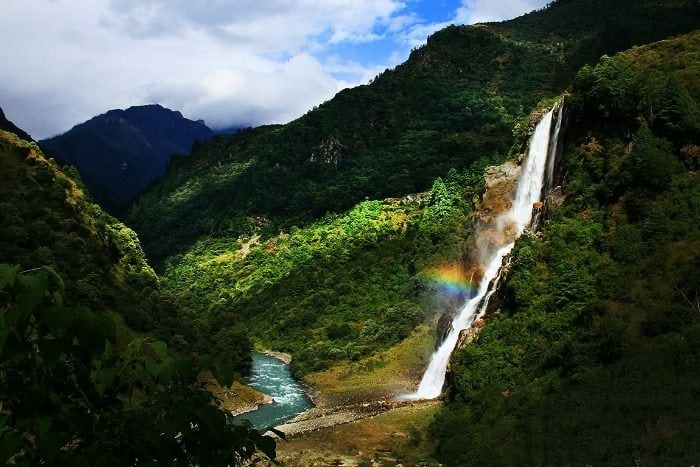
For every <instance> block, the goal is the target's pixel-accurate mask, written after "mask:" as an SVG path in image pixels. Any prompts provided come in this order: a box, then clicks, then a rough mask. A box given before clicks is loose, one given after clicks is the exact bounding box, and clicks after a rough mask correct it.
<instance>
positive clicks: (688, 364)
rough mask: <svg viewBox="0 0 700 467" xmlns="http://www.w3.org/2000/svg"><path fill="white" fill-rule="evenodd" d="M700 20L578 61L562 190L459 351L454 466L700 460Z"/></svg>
mask: <svg viewBox="0 0 700 467" xmlns="http://www.w3.org/2000/svg"><path fill="white" fill-rule="evenodd" d="M699 64H700V33H697V32H696V33H693V34H690V35H688V36H683V37H679V38H675V39H672V40H667V41H662V42H659V43H656V44H653V45H649V46H645V47H640V48H635V49H632V50H630V51H628V52H625V53H622V54H619V55H617V56H615V57H613V58H609V57H603V58H602V60H601V61H600V63H599V64H598V65H596V66H595V67H585V68H583V69H582V70H581V71H580V72H579V73H578V75H577V77H576V80H575V84H574V88H573V92H572V94H571V96H570V99H569V103H570V112H571V114H570V119H569V125H568V128H567V130H566V133H567V142H566V147H565V150H564V155H563V160H562V163H563V167H562V173H564V174H566V175H565V177H564V179H563V193H564V195H565V197H566V201H565V203H564V204H563V205H562V206H561V207H558V208H555V207H554V206H551V209H550V216H549V219H548V220H547V221H546V222H545V224H544V228H543V230H542V233H541V234H538V235H530V236H528V237H525V238H523V239H521V240H520V241H519V244H518V245H517V247H516V250H515V253H514V257H513V265H512V270H511V272H510V276H509V279H508V281H507V283H506V286H505V290H504V292H503V296H502V297H501V298H502V302H501V307H500V312H499V313H498V314H497V315H495V316H493V317H491V319H490V320H489V322H488V323H487V325H486V326H485V327H484V328H482V330H481V332H480V333H479V334H478V337H477V338H476V339H475V340H474V342H473V343H471V344H468V345H466V346H464V347H463V348H462V349H461V350H459V351H457V352H456V353H455V354H454V356H453V362H452V367H451V373H450V375H449V385H448V388H449V389H448V397H447V404H446V406H445V408H444V409H443V410H442V413H441V414H440V415H439V416H438V418H437V419H436V421H435V423H434V427H433V434H434V436H435V438H436V440H437V442H438V456H439V458H440V459H441V460H443V461H444V462H445V463H446V464H448V465H484V464H502V465H513V464H515V465H519V464H527V465H562V464H581V465H584V464H585V465H624V464H634V463H637V464H641V465H692V464H694V463H697V460H698V459H699V458H700V442H699V439H698V433H700V424H699V423H700V370H698V368H700V366H699V364H700V353H699V349H700V306H699V304H698V294H699V293H700V224H699V223H698V219H700V178H699V176H698V170H700V66H699Z"/></svg>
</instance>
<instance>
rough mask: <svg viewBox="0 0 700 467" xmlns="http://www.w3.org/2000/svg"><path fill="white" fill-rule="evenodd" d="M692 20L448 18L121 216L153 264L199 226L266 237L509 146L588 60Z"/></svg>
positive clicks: (637, 8) (595, 15)
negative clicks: (381, 64) (460, 22)
mask: <svg viewBox="0 0 700 467" xmlns="http://www.w3.org/2000/svg"><path fill="white" fill-rule="evenodd" d="M574 17H575V18H576V19H575V20H572V18H574ZM659 18H673V19H672V20H669V21H664V22H662V24H663V26H658V24H656V21H657V20H659ZM698 26H700V16H699V15H698V7H697V4H696V2H690V1H682V0H674V1H665V2H657V1H651V0H645V1H641V2H640V1H634V2H632V1H630V0H614V1H610V0H605V1H603V0H578V1H572V2H558V3H557V4H556V5H554V6H553V7H551V8H549V9H546V10H544V11H540V12H537V13H533V14H531V15H528V16H526V17H523V18H520V19H516V20H513V21H509V22H505V23H499V24H490V25H487V26H476V27H471V26H470V27H454V26H453V27H448V28H446V29H444V30H442V31H440V32H438V33H436V34H434V35H433V36H431V37H430V38H429V39H428V43H427V45H426V46H424V47H421V48H419V49H416V50H414V51H413V52H412V54H411V56H410V58H409V60H408V61H407V62H406V63H404V64H402V65H400V66H398V67H397V68H396V69H394V70H387V71H385V72H384V73H382V74H381V75H380V76H378V77H377V78H376V79H375V80H374V81H373V82H372V83H371V84H369V85H366V86H359V87H357V88H354V89H349V90H344V91H342V92H340V93H339V94H338V95H337V96H336V97H334V98H333V99H332V100H330V101H328V102H326V103H324V104H323V105H321V106H319V107H318V108H317V109H314V110H313V111H311V112H309V113H307V114H306V115H304V116H303V117H301V118H299V119H297V120H295V121H293V122H291V123H289V124H287V125H284V126H271V127H261V128H257V129H254V130H248V131H244V132H242V133H240V134H238V135H234V136H219V137H217V138H215V139H214V140H213V141H211V142H209V143H205V144H201V145H197V146H196V147H195V148H194V150H193V153H192V156H191V157H190V158H187V159H182V160H178V161H177V162H176V163H175V164H173V166H172V167H171V168H170V170H169V172H168V174H167V176H166V177H165V178H164V179H163V180H161V181H159V182H157V183H156V184H155V185H154V186H152V187H151V188H150V189H149V190H148V191H147V192H146V194H145V195H144V196H142V197H141V198H140V199H139V201H138V202H137V203H136V205H135V206H134V207H133V209H132V211H131V213H130V215H129V217H128V221H129V224H130V225H131V226H133V227H134V229H135V230H136V231H137V232H138V233H139V235H140V236H141V239H142V241H143V244H144V248H145V250H146V251H147V253H148V255H149V257H150V258H151V259H152V260H153V261H154V262H155V263H156V265H158V266H160V264H161V262H162V261H163V260H165V259H166V258H167V257H168V256H170V255H173V254H178V253H182V252H184V251H186V250H187V249H188V248H189V247H190V246H191V245H193V244H194V243H195V242H196V241H197V240H198V239H200V238H202V237H212V236H213V237H230V236H233V237H237V236H238V235H241V234H251V233H252V232H254V231H256V230H260V231H261V232H262V234H263V236H264V237H265V238H267V237H269V236H270V235H274V234H276V233H277V232H278V231H279V230H280V228H282V229H287V228H289V227H290V226H292V225H301V224H306V223H309V222H311V221H312V220H313V219H318V218H319V217H321V216H323V215H325V214H326V213H327V212H343V211H345V210H347V209H349V208H351V207H352V206H354V205H355V204H356V203H358V202H361V201H362V200H364V199H365V198H366V197H368V198H369V199H383V198H386V197H391V196H401V195H405V194H407V193H415V192H418V191H424V190H427V189H428V188H429V187H430V186H431V185H432V183H433V181H434V180H435V179H436V178H437V177H439V176H442V177H445V176H446V174H447V172H448V171H449V170H450V169H451V168H455V169H457V170H458V171H462V170H464V169H466V168H468V167H469V166H470V165H471V164H472V163H473V162H474V161H476V160H478V159H479V158H481V157H483V156H491V155H492V154H494V153H499V154H504V153H505V152H506V151H507V150H508V149H509V148H510V147H511V144H512V141H513V140H512V128H513V124H514V122H515V121H516V120H517V119H518V118H521V117H523V116H524V115H527V114H529V113H530V111H531V110H532V109H533V107H534V106H535V105H536V104H537V103H538V102H539V101H540V100H541V99H542V98H544V97H551V96H553V95H557V94H559V93H560V92H561V91H562V90H563V89H565V88H566V86H567V85H568V84H569V83H570V82H571V79H572V78H573V75H574V73H575V71H576V70H577V69H578V68H579V67H580V66H581V65H582V64H583V63H585V62H586V61H594V60H597V59H598V57H599V56H600V54H601V53H602V52H606V51H617V50H620V49H621V48H627V47H629V46H631V45H634V44H635V43H645V42H650V41H652V40H656V39H660V38H663V37H665V36H667V35H669V34H674V33H681V32H687V31H689V30H691V29H694V28H696V27H698Z"/></svg>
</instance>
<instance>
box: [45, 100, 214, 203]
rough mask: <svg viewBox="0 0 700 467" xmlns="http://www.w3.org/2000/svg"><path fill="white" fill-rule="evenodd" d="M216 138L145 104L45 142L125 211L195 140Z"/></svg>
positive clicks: (99, 197)
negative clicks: (174, 157) (176, 155)
mask: <svg viewBox="0 0 700 467" xmlns="http://www.w3.org/2000/svg"><path fill="white" fill-rule="evenodd" d="M213 134H214V133H213V132H212V130H210V129H209V128H208V127H207V126H206V125H205V124H204V123H203V122H196V121H192V120H188V119H186V118H185V117H183V116H182V114H181V113H180V112H177V111H173V110H169V109H166V108H164V107H162V106H160V105H144V106H136V107H130V108H128V109H126V110H110V111H109V112H107V113H105V114H102V115H98V116H97V117H94V118H92V119H90V120H88V121H87V122H85V123H81V124H79V125H76V126H75V127H73V128H72V129H71V130H69V131H67V132H66V133H63V134H62V135H58V136H54V137H53V138H49V139H46V140H43V141H41V142H40V144H41V146H42V148H43V149H44V150H45V151H46V152H47V153H48V154H50V155H51V156H53V157H55V158H56V159H57V160H59V161H60V162H62V163H65V164H70V165H74V166H76V167H77V168H78V171H79V172H80V175H81V177H82V179H83V181H84V182H85V184H86V185H87V187H88V188H89V189H90V191H91V193H92V195H93V197H94V198H95V200H96V201H97V202H99V203H100V204H101V205H102V206H103V207H104V208H105V209H107V210H108V211H111V212H120V211H121V210H122V209H123V208H124V207H125V206H126V204H127V203H128V202H129V201H130V200H131V199H132V198H133V197H134V196H135V195H137V194H138V193H139V192H140V191H142V190H143V189H144V188H145V187H146V186H147V185H148V184H149V183H151V182H152V181H153V180H155V179H156V178H158V177H160V176H161V175H163V173H164V172H165V169H166V168H167V166H168V163H169V162H170V158H171V157H172V156H173V154H187V153H189V152H190V149H191V148H192V144H193V143H194V142H195V141H205V140H208V139H209V138H211V137H212V136H213Z"/></svg>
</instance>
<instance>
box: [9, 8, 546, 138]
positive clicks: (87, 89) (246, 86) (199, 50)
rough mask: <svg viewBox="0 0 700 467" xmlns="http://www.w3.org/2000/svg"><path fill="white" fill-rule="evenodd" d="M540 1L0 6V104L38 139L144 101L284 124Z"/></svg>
mask: <svg viewBox="0 0 700 467" xmlns="http://www.w3.org/2000/svg"><path fill="white" fill-rule="evenodd" d="M545 3H547V1H543V0H502V1H493V0H264V1H261V0H169V1H168V2H165V1H163V0H34V2H33V4H32V8H28V7H27V3H26V0H2V1H1V3H0V4H1V5H2V14H1V15H0V42H1V43H2V44H4V45H5V47H2V48H0V60H1V61H2V63H3V64H5V65H6V66H4V67H2V68H0V107H2V108H3V109H4V110H5V113H6V114H7V115H8V117H9V118H10V119H12V120H13V121H15V123H17V124H18V125H19V126H21V127H23V128H25V129H26V130H28V131H29V132H30V133H31V134H32V135H33V136H34V137H36V138H44V137H47V136H51V135H54V134H57V133H59V132H63V131H66V130H68V129H70V127H71V126H73V125H75V124H76V123H79V122H82V121H84V120H87V119H88V118H90V117H92V116H94V115H97V114H100V113H103V112H105V111H107V110H109V109H112V108H125V107H129V106H131V105H140V104H147V103H160V104H162V105H164V106H166V107H169V108H172V109H176V110H180V111H182V112H183V114H184V115H185V116H187V117H189V118H193V119H203V120H205V121H206V122H207V123H208V124H209V125H210V126H212V127H215V128H221V127H226V126H234V125H241V124H245V125H257V124H263V123H284V122H287V121H289V120H291V119H294V118H296V117H298V116H299V115H302V114H303V113H304V112H306V111H307V110H308V109H310V108H311V107H313V106H314V105H318V104H319V103H321V102H323V101H325V100H328V99H330V98H331V97H332V96H333V95H334V94H335V93H337V92H338V91H339V90H341V89H343V88H345V87H349V86H355V85H358V84H362V83H366V82H367V81H369V80H370V79H371V78H372V77H374V76H375V75H376V74H377V73H378V72H380V71H383V70H384V69H385V68H391V67H394V66H396V65H397V64H399V63H401V62H402V61H404V60H405V59H406V58H407V57H408V54H409V52H410V50H411V49H412V48H414V47H417V46H420V45H421V44H423V43H425V40H426V38H427V36H428V35H429V34H431V33H432V32H434V31H436V30H438V29H441V28H443V27H445V26H447V25H449V24H472V23H474V22H482V21H497V20H503V19H508V18H512V17H515V16H519V15H520V14H523V13H526V12H529V11H531V10H533V9H536V8H540V7H542V6H543V5H544V4H545ZM7 64H10V65H9V66H7Z"/></svg>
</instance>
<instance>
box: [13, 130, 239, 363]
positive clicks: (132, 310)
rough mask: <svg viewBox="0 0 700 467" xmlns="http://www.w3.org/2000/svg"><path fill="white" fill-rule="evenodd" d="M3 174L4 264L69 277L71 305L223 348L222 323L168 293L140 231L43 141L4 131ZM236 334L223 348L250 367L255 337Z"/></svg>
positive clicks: (183, 341) (197, 346)
mask: <svg viewBox="0 0 700 467" xmlns="http://www.w3.org/2000/svg"><path fill="white" fill-rule="evenodd" d="M0 176H1V177H2V184H0V199H1V200H2V201H0V219H1V220H2V229H1V230H0V263H8V264H17V265H19V266H20V268H22V270H25V269H34V268H37V267H41V266H49V267H52V268H54V269H55V270H56V272H57V273H58V274H60V276H61V277H62V278H63V282H64V284H65V292H66V297H67V302H66V305H69V306H87V307H90V308H91V309H93V310H95V311H98V312H103V313H111V314H116V315H118V316H120V317H121V319H123V321H124V323H125V324H126V325H127V326H128V328H130V329H131V330H132V331H137V332H149V333H151V335H155V336H158V337H159V338H161V339H163V340H165V341H166V342H169V343H170V344H171V345H174V346H176V347H179V348H181V349H182V348H185V347H186V348H187V349H188V351H190V352H191V351H194V352H200V351H201V352H204V351H206V352H208V353H213V354H217V346H212V345H211V343H210V342H209V337H210V330H209V326H212V327H213V328H214V329H218V328H219V327H220V323H217V322H216V320H211V319H210V317H200V318H199V319H198V321H196V322H195V323H193V322H192V321H190V320H189V319H188V317H187V314H186V313H185V311H184V310H183V308H181V307H180V306H179V305H178V304H176V303H175V302H173V301H172V300H170V299H168V298H167V296H166V295H165V294H164V293H163V292H162V290H161V287H160V284H159V280H158V278H157V276H156V275H155V273H154V272H153V270H152V269H151V267H150V266H149V265H148V263H147V261H146V259H145V257H144V254H143V251H142V250H141V245H140V243H139V239H138V237H137V236H136V234H135V233H134V232H133V231H132V230H131V229H129V228H128V227H126V226H125V225H124V224H122V223H121V222H119V221H117V220H116V219H114V218H113V217H112V216H110V215H108V214H106V213H105V212H104V211H102V210H101V209H100V207H99V206H97V205H96V204H94V203H93V202H92V200H91V199H90V197H89V196H88V195H87V194H86V193H85V189H84V187H83V186H82V185H81V184H80V182H79V181H77V180H78V179H77V178H74V177H71V174H70V173H66V172H64V171H63V170H62V169H60V168H59V167H58V166H57V165H56V164H55V163H53V162H51V161H49V160H48V159H47V158H46V157H45V156H44V155H43V153H42V152H41V150H40V149H39V148H38V146H37V145H36V143H33V142H27V141H24V140H21V139H19V138H18V137H17V136H16V135H14V134H11V133H8V132H4V131H3V132H0ZM76 176H77V174H76ZM228 333H229V334H230V335H231V336H233V337H235V339H234V342H232V343H228V344H226V349H225V351H222V352H225V353H226V354H227V359H228V360H229V361H230V362H231V364H232V366H233V367H235V368H236V369H237V370H239V371H241V372H244V371H245V370H246V369H247V366H248V365H249V362H250V355H249V351H250V342H249V340H248V338H247V336H246V333H245V332H244V331H243V330H242V329H241V328H240V326H238V327H233V328H232V329H229V331H228Z"/></svg>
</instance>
